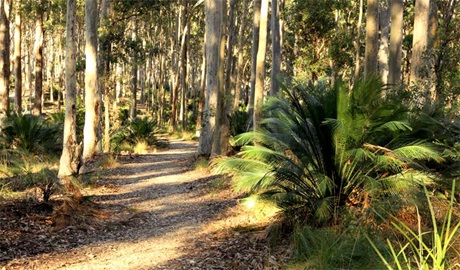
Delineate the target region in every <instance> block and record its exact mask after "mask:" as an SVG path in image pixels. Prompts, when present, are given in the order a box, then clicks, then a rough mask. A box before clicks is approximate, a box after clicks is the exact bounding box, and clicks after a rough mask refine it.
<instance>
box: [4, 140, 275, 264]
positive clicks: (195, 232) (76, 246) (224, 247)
mask: <svg viewBox="0 0 460 270" xmlns="http://www.w3.org/2000/svg"><path fill="white" fill-rule="evenodd" d="M196 148H197V145H196V143H195V142H188V141H182V140H172V141H171V142H170V147H169V149H168V150H164V151H159V152H157V153H152V154H147V155H137V156H123V157H120V159H119V163H120V165H119V166H117V167H115V168H112V169H106V170H103V171H101V172H100V173H99V174H100V175H98V176H97V178H98V179H97V187H96V188H92V189H88V190H85V195H86V196H88V197H90V198H91V201H92V202H95V203H96V205H97V206H98V208H100V209H101V210H100V211H101V213H102V214H101V216H104V217H103V218H102V219H101V222H99V223H98V222H96V223H94V222H93V223H89V225H86V226H78V225H79V224H77V225H76V226H70V227H67V228H65V229H62V230H60V231H51V229H50V230H48V231H46V233H45V235H44V236H43V237H42V238H47V239H51V240H49V241H48V242H46V243H45V242H43V245H50V248H47V249H45V248H43V250H44V251H43V252H38V254H36V255H33V256H28V254H23V255H21V257H23V258H14V259H12V260H9V261H8V262H7V263H6V264H4V265H3V269H267V267H268V268H269V269H278V268H280V267H281V266H280V265H281V264H282V263H281V262H280V261H281V260H282V257H283V256H280V257H279V258H278V256H275V255H273V254H272V255H270V251H269V250H268V248H267V245H266V243H265V241H264V240H263V237H259V236H260V235H261V234H262V233H263V231H262V232H260V233H259V234H256V233H254V232H253V229H251V230H250V231H249V230H248V231H247V232H236V230H234V228H244V227H245V226H247V225H249V223H251V222H253V220H251V217H249V216H244V217H241V216H240V214H241V211H240V210H241V209H238V207H239V206H238V203H237V201H238V197H237V195H236V194H234V193H232V192H231V191H230V190H229V189H228V188H222V187H219V188H216V187H215V185H216V184H215V183H225V182H222V181H221V180H220V178H221V177H222V176H213V175H211V174H210V173H209V172H207V171H203V170H195V168H194V164H195V161H196V157H197V153H196ZM95 177H96V176H95ZM219 177H220V178H219ZM219 185H221V184H219ZM250 227H251V228H254V227H256V228H257V226H255V225H254V224H253V225H250ZM260 228H263V227H260ZM258 230H259V231H261V229H258ZM243 231H244V229H243ZM256 231H257V229H256ZM37 241H38V240H37ZM37 244H38V245H40V243H37ZM49 250H51V251H49ZM26 253H27V252H26ZM0 255H1V253H0ZM0 263H1V260H0ZM0 269H2V265H0Z"/></svg>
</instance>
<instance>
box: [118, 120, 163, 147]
mask: <svg viewBox="0 0 460 270" xmlns="http://www.w3.org/2000/svg"><path fill="white" fill-rule="evenodd" d="M154 132H155V121H153V120H151V119H149V118H148V117H144V118H134V119H131V120H128V122H127V123H126V124H125V125H124V126H122V127H121V128H119V129H117V130H116V131H115V132H114V133H113V134H112V136H111V140H110V142H111V147H112V149H113V150H115V151H120V147H121V146H122V145H123V144H124V143H127V144H128V145H130V146H131V147H134V146H135V145H136V144H137V143H139V142H145V143H147V145H155V144H156V143H157V142H158V141H157V139H156V137H155V134H154Z"/></svg>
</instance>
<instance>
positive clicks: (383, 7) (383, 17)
mask: <svg viewBox="0 0 460 270" xmlns="http://www.w3.org/2000/svg"><path fill="white" fill-rule="evenodd" d="M379 14H380V16H379V18H380V20H379V25H380V43H379V52H378V63H379V65H378V66H379V73H380V77H381V79H382V82H383V83H385V84H386V83H387V82H388V72H389V62H388V55H389V46H390V45H389V43H390V0H380V1H379Z"/></svg>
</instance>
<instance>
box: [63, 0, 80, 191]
mask: <svg viewBox="0 0 460 270" xmlns="http://www.w3.org/2000/svg"><path fill="white" fill-rule="evenodd" d="M76 19H77V4H76V0H67V15H66V56H65V67H66V68H65V88H66V106H65V121H64V138H63V148H62V155H61V160H60V163H59V173H58V177H59V179H61V180H60V181H61V184H63V185H65V184H67V183H66V181H65V178H64V177H65V176H69V175H72V174H75V173H77V172H78V171H77V170H78V165H79V163H80V152H81V151H79V146H78V143H77V131H76V130H77V128H76V127H77V104H76V103H77V102H76V87H77V77H76V61H75V60H76V53H77V46H76V44H77V41H76V40H77V37H76Z"/></svg>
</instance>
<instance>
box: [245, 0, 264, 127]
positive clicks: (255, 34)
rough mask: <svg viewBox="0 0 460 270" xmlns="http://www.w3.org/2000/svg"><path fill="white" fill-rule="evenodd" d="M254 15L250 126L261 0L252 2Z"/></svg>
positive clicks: (252, 112) (249, 107)
mask: <svg viewBox="0 0 460 270" xmlns="http://www.w3.org/2000/svg"><path fill="white" fill-rule="evenodd" d="M253 5H254V6H253V9H254V15H253V16H254V17H253V20H252V49H251V92H250V93H249V102H248V113H249V117H250V120H249V122H250V124H249V125H250V126H249V127H248V128H250V127H251V126H252V125H253V122H254V119H253V118H254V95H255V91H256V90H255V89H256V66H257V51H258V49H259V34H260V7H261V0H254V3H253Z"/></svg>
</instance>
